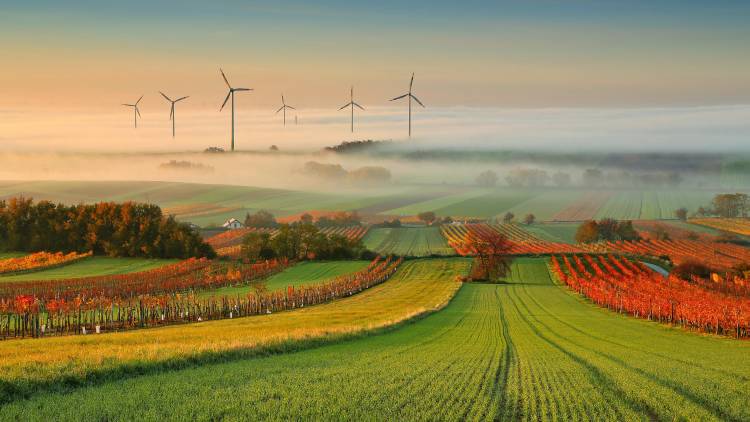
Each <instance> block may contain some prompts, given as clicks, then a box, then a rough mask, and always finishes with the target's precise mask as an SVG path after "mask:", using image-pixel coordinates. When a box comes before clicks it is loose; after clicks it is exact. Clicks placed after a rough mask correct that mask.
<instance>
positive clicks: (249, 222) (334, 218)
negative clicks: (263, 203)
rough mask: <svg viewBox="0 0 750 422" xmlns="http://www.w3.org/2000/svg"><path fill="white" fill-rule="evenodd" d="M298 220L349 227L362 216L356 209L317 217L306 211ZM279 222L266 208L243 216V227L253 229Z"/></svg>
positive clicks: (319, 224)
mask: <svg viewBox="0 0 750 422" xmlns="http://www.w3.org/2000/svg"><path fill="white" fill-rule="evenodd" d="M299 222H300V223H303V224H313V225H315V226H316V227H320V228H325V227H349V226H360V225H362V217H360V215H359V213H357V211H337V212H335V213H332V214H331V215H330V216H326V215H321V216H320V217H318V218H317V219H316V218H314V217H313V216H312V215H310V214H308V213H304V214H302V215H301V216H300V218H299ZM280 225H281V224H279V222H278V221H276V217H274V216H273V214H271V213H270V212H268V211H266V210H259V211H258V212H256V213H255V214H250V213H248V214H247V215H246V216H245V227H249V228H255V229H275V228H278V227H279V226H280Z"/></svg>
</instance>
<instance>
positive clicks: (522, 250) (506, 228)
mask: <svg viewBox="0 0 750 422" xmlns="http://www.w3.org/2000/svg"><path fill="white" fill-rule="evenodd" d="M441 232H442V234H443V236H445V238H446V239H447V241H448V244H449V245H450V246H451V247H452V248H453V249H454V250H455V251H456V253H458V254H459V255H464V256H465V255H472V254H474V253H475V252H476V251H475V250H472V249H470V248H467V246H466V244H465V243H466V238H467V236H469V234H470V233H472V232H473V233H482V232H499V233H502V234H504V235H505V236H506V237H507V239H508V240H509V241H510V243H511V244H512V246H511V248H510V251H509V253H510V254H513V255H525V254H536V255H538V254H549V253H570V252H580V251H581V249H580V248H578V247H576V246H574V245H570V244H567V243H556V242H548V241H546V240H541V239H538V238H536V237H534V236H533V235H532V234H531V233H529V232H527V231H526V230H524V229H523V228H521V226H520V225H518V224H515V223H507V224H506V223H504V224H486V223H470V224H447V225H443V226H441Z"/></svg>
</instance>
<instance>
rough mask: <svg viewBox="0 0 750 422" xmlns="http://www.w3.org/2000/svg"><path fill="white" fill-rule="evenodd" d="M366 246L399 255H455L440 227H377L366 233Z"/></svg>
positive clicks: (386, 253)
mask: <svg viewBox="0 0 750 422" xmlns="http://www.w3.org/2000/svg"><path fill="white" fill-rule="evenodd" d="M363 242H364V244H365V246H366V247H367V248H368V249H370V250H373V251H375V252H378V253H380V254H385V255H388V254H394V255H399V256H429V255H454V254H455V252H454V251H453V249H452V248H451V247H450V246H448V243H447V242H446V241H445V238H444V237H443V235H442V234H441V233H440V228H439V227H401V228H392V229H391V228H375V229H370V230H369V231H368V232H367V235H365V237H364V239H363Z"/></svg>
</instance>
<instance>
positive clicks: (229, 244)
mask: <svg viewBox="0 0 750 422" xmlns="http://www.w3.org/2000/svg"><path fill="white" fill-rule="evenodd" d="M367 231H368V227H366V226H341V227H324V228H322V229H320V232H321V233H323V234H325V235H328V236H331V235H338V236H344V237H346V238H348V239H350V240H360V239H362V238H363V237H364V236H365V234H367ZM251 232H258V233H268V234H269V235H270V236H271V237H272V238H273V237H275V236H276V234H278V232H279V231H278V229H256V228H241V229H234V230H228V231H225V232H223V233H220V234H217V235H215V236H212V237H210V238H208V239H207V240H206V242H207V243H208V244H209V245H211V246H212V247H213V248H214V249H215V250H216V253H217V254H218V255H220V256H229V257H237V256H239V254H240V250H241V247H240V246H241V245H242V239H243V238H244V237H245V236H246V235H247V234H248V233H251Z"/></svg>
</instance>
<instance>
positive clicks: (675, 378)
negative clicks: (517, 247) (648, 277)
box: [0, 259, 750, 420]
mask: <svg viewBox="0 0 750 422" xmlns="http://www.w3.org/2000/svg"><path fill="white" fill-rule="evenodd" d="M440 262H441V264H440V265H443V266H445V265H448V264H447V261H440ZM450 262H452V263H456V262H458V261H450ZM411 265H412V267H410V268H408V269H407V270H408V271H407V272H409V271H416V270H418V268H417V267H414V266H415V265H416V266H422V268H421V269H419V270H420V271H422V270H424V269H426V267H425V266H431V265H434V264H429V263H427V262H421V263H414V264H411ZM443 268H446V269H447V267H443ZM456 269H458V268H451V270H456ZM434 271H435V269H434V268H432V269H429V270H427V271H426V272H425V274H426V273H433V272H434ZM401 274H403V272H402V273H401ZM406 280H407V279H404V278H403V276H402V279H401V280H400V281H406ZM397 284H398V283H391V282H388V283H386V285H390V286H393V285H397ZM430 284H431V285H435V283H434V282H433V283H430ZM386 285H384V286H382V287H383V288H386ZM382 290H383V289H381V291H382ZM343 302H344V301H342V302H341V303H343ZM321 308H323V307H319V309H321ZM293 314H294V313H291V312H290V313H288V315H289V316H292V315H293ZM204 326H205V325H204ZM156 331H157V330H151V331H150V332H144V333H146V334H145V335H148V336H151V335H153V334H152V333H155V332H156ZM152 340H153V339H152ZM9 343H11V342H8V343H6V344H9ZM6 344H2V345H0V347H1V348H5V347H7V346H6ZM37 344H38V343H37ZM166 346H167V345H164V348H166ZM748 353H750V343H747V342H740V341H736V340H732V339H725V338H714V337H710V336H700V335H695V334H691V333H687V332H683V331H681V330H679V329H673V328H669V327H665V326H661V325H658V324H655V323H649V322H647V321H643V320H635V319H631V318H628V317H624V316H620V315H618V314H614V313H611V312H609V311H606V310H603V309H600V308H597V307H594V306H592V305H590V304H588V303H586V302H584V301H583V300H582V299H580V298H578V297H577V296H574V295H573V294H571V293H569V292H568V291H566V290H565V289H564V288H563V287H561V286H558V285H555V284H553V283H552V282H551V280H550V278H549V274H548V272H547V270H546V264H545V260H543V259H518V260H516V262H515V263H514V264H513V268H512V275H511V276H510V277H508V280H507V284H501V285H482V284H479V285H465V286H464V287H463V288H462V289H461V290H460V292H459V294H458V295H457V296H456V298H455V299H454V300H453V301H452V302H451V304H450V305H449V306H448V307H447V308H445V309H444V310H443V311H441V312H439V313H436V314H433V315H431V316H429V317H427V318H425V319H423V320H420V321H418V322H416V323H414V324H409V325H407V326H404V327H402V328H401V329H398V330H396V331H392V332H388V333H385V334H382V335H377V336H371V337H365V338H361V339H356V340H352V341H346V342H340V343H337V344H332V345H327V346H323V347H319V348H315V349H309V350H304V351H299V352H296V353H289V354H283V355H276V356H270V357H265V358H255V359H244V358H237V359H230V360H227V361H223V362H217V363H208V364H204V365H202V366H197V367H190V368H181V369H167V368H164V369H163V370H161V371H158V372H155V373H149V374H145V375H139V374H136V373H133V374H131V375H129V376H122V375H120V376H113V377H108V378H107V379H106V380H104V381H102V382H99V383H95V384H93V385H89V386H84V387H81V388H74V389H72V391H65V392H54V393H49V392H45V393H39V392H37V393H35V394H32V395H31V396H30V397H29V399H28V400H20V401H16V402H13V403H10V404H8V405H6V406H4V407H3V408H2V409H0V418H2V419H55V420H79V419H99V420H103V419H106V420H113V419H123V420H132V419H143V418H146V419H162V418H171V419H200V420H207V419H214V420H216V419H243V418H247V417H252V418H253V419H258V420H260V419H297V420H312V419H336V420H339V419H347V420H363V419H364V420H436V419H441V420H467V419H468V420H479V419H482V420H488V419H511V420H558V419H559V420H672V419H678V420H679V419H682V420H747V419H748V418H750V408H748V407H747V391H748V388H749V387H750V385H749V383H750V381H749V378H750V360H748V359H747V355H748ZM3 365H4V366H5V365H7V363H5V362H4V361H3ZM186 397H189V398H190V399H189V400H186Z"/></svg>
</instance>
